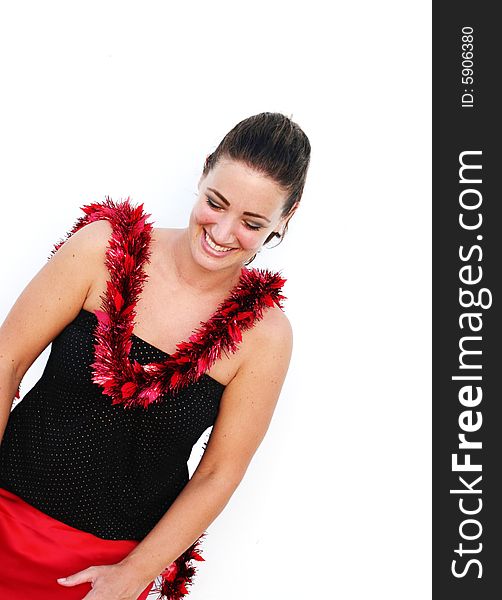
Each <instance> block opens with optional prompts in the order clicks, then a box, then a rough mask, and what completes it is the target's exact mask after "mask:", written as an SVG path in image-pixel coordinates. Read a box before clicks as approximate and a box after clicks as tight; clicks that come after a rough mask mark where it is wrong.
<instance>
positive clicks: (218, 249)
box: [204, 229, 237, 254]
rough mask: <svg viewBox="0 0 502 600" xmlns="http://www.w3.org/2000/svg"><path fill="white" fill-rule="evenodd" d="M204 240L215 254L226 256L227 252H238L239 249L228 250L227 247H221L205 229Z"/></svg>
mask: <svg viewBox="0 0 502 600" xmlns="http://www.w3.org/2000/svg"><path fill="white" fill-rule="evenodd" d="M204 238H205V240H206V242H207V245H208V246H209V247H210V248H211V249H212V250H214V251H215V252H219V253H220V254H225V252H231V251H232V250H237V248H227V247H225V246H219V245H218V244H216V243H215V242H213V240H212V239H211V237H210V236H209V234H208V232H207V231H206V230H205V229H204Z"/></svg>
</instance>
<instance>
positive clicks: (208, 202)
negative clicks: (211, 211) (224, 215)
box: [206, 196, 221, 208]
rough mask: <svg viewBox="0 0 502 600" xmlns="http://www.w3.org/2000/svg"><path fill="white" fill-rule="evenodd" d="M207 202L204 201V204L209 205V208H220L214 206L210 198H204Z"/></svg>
mask: <svg viewBox="0 0 502 600" xmlns="http://www.w3.org/2000/svg"><path fill="white" fill-rule="evenodd" d="M206 198H207V200H206V204H209V206H210V207H211V208H221V206H218V205H217V204H215V203H214V202H213V201H212V200H211V198H209V196H206Z"/></svg>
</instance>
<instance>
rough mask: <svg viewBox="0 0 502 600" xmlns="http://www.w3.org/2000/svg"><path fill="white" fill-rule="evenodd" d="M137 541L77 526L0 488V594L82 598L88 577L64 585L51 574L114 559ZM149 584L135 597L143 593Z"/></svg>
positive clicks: (9, 598)
mask: <svg viewBox="0 0 502 600" xmlns="http://www.w3.org/2000/svg"><path fill="white" fill-rule="evenodd" d="M138 543H139V542H138V541H136V540H105V539H102V538H99V537H96V536H95V535H93V534H91V533H88V532H86V531H80V530H79V529H75V528H74V527H70V526H69V525H66V524H65V523H62V522H61V521H58V520H56V519H54V518H53V517H50V516H49V515H46V514H45V513H43V512H41V511H39V510H38V509H36V508H35V507H34V506H31V504H28V503H27V502H25V501H24V500H22V499H21V498H20V497H19V496H17V495H16V494H13V493H12V492H9V491H7V490H5V489H3V488H0V600H28V599H30V600H31V599H36V600H82V598H83V597H84V596H85V595H86V594H87V593H88V592H89V591H90V590H91V584H90V582H87V583H81V584H79V585H75V586H71V587H65V586H63V585H60V584H59V583H58V582H57V581H56V579H58V578H60V577H67V576H68V575H72V574H73V573H76V572H77V571H82V570H83V569H86V568H87V567H90V566H91V565H111V564H114V563H117V562H119V561H120V560H122V559H123V558H124V557H125V556H126V555H127V554H129V552H131V550H132V549H133V548H134V547H135V546H136V545H137V544H138ZM153 584H154V582H153V581H152V583H151V584H149V585H148V587H147V588H145V590H144V591H143V592H142V593H141V595H140V596H138V600H145V599H146V597H147V596H148V593H149V591H150V590H151V589H152V587H153Z"/></svg>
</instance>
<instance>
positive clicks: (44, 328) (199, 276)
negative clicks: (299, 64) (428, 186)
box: [0, 113, 310, 600]
mask: <svg viewBox="0 0 502 600" xmlns="http://www.w3.org/2000/svg"><path fill="white" fill-rule="evenodd" d="M309 160H310V144H309V141H308V138H307V137H306V135H305V134H304V133H303V131H302V130H301V129H300V127H299V126H298V125H297V124H296V123H293V122H292V121H291V120H290V119H289V118H288V117H285V116H283V115H281V114H279V113H261V114H258V115H255V116H253V117H250V118H248V119H245V120H244V121H241V122H240V123H238V124H237V125H236V126H235V127H234V128H233V129H232V130H231V131H230V132H229V133H228V134H227V135H226V136H225V138H224V139H223V140H222V142H221V143H220V144H219V146H218V148H217V149H216V150H215V152H213V153H212V154H211V155H209V156H208V157H207V159H206V163H205V165H204V169H203V172H202V176H201V178H200V180H199V185H198V190H199V193H198V198H197V201H196V203H195V205H194V207H193V210H192V213H191V216H190V220H189V224H188V227H187V228H185V229H161V228H155V229H154V228H152V226H151V224H150V223H148V222H147V217H148V216H150V215H146V214H145V213H144V212H143V210H142V205H140V206H139V207H133V206H131V204H130V203H129V200H126V201H125V202H123V203H119V204H116V203H114V202H113V201H111V200H110V199H106V201H105V202H103V203H97V204H91V205H87V206H85V207H84V212H85V213H86V214H85V217H81V218H80V219H79V220H78V221H77V223H76V224H75V225H74V227H73V230H72V231H71V232H70V233H69V234H68V235H67V239H66V240H65V241H61V242H59V243H58V244H56V245H55V249H54V250H53V255H52V256H51V257H50V260H49V261H48V263H47V264H46V265H45V266H44V267H43V268H42V269H41V270H40V271H39V273H38V274H37V275H36V276H35V278H34V279H33V280H32V281H31V282H30V283H29V284H28V286H27V287H26V289H25V290H24V291H23V293H22V294H21V295H20V297H19V298H18V300H17V301H16V303H15V304H14V306H13V307H12V309H11V311H10V312H9V314H8V315H7V317H6V319H5V321H4V323H3V324H2V326H1V328H0V357H1V359H2V360H1V371H0V377H1V380H0V438H1V436H2V435H3V440H2V442H1V445H0V538H1V542H2V543H1V544H0V598H1V599H3V598H9V599H12V600H16V599H18V600H21V599H24V598H33V597H34V598H37V600H45V599H47V600H48V599H49V598H50V599H51V600H57V599H58V598H61V599H68V600H69V599H82V598H85V600H119V599H121V600H124V599H127V600H136V599H137V598H140V599H144V598H146V596H147V594H148V592H149V591H150V589H152V586H153V585H154V582H155V579H156V578H157V577H158V576H159V575H161V576H162V577H161V586H160V588H155V589H156V591H158V592H160V593H161V595H162V596H163V597H165V598H169V599H173V600H174V599H178V598H182V597H183V596H184V595H185V594H186V593H187V592H188V590H187V585H188V584H190V583H191V577H192V576H193V574H194V572H195V568H194V567H193V566H192V564H191V563H190V561H191V560H192V559H195V560H202V557H201V556H200V554H199V552H198V551H197V550H198V544H199V543H200V540H201V537H202V536H203V535H204V533H203V532H204V530H205V529H206V528H207V527H208V525H209V524H210V523H211V522H212V521H213V520H214V519H215V518H216V517H217V515H218V514H219V513H220V512H221V511H222V509H223V508H224V506H225V505H226V504H227V502H228V500H229V499H230V497H231V495H232V493H233V492H234V490H235V489H236V487H237V486H238V485H239V483H240V481H241V480H242V478H243V476H244V473H245V471H246V469H247V466H248V464H249V462H250V460H251V458H252V456H253V454H254V453H255V451H256V449H257V447H258V446H259V444H260V442H261V440H262V439H263V436H264V435H265V432H266V430H267V428H268V425H269V423H270V420H271V417H272V414H273V411H274V408H275V405H276V402H277V400H278V397H279V394H280V390H281V388H282V384H283V381H284V378H285V376H286V372H287V369H288V365H289V360H290V355H291V349H292V333H291V327H290V324H289V321H288V319H287V317H286V316H285V314H284V312H283V310H282V306H281V300H282V299H283V298H284V296H282V295H281V293H280V292H281V286H282V284H283V283H284V281H285V280H284V279H282V278H281V277H280V276H279V275H278V274H277V273H271V272H270V271H267V270H259V269H247V268H246V267H245V266H244V265H247V264H249V263H250V262H251V261H252V260H253V259H254V257H255V256H256V254H257V253H258V252H259V251H260V249H261V247H262V246H263V245H264V244H266V243H267V242H269V241H271V240H272V239H273V238H275V237H279V238H280V239H282V238H283V236H284V234H285V232H286V230H287V226H288V222H289V220H290V218H291V217H292V215H293V214H294V212H295V211H296V209H297V207H298V204H299V201H300V198H301V196H302V193H303V187H304V184H305V178H306V174H307V170H308V165H309ZM196 323H200V326H199V327H198V328H197V329H193V326H194V324H196ZM133 329H134V332H133ZM180 340H183V341H182V342H180ZM51 342H52V347H51V354H50V357H49V359H48V362H47V365H46V368H45V370H44V373H43V375H42V377H41V379H40V380H39V381H38V382H37V384H36V385H35V386H34V387H33V388H32V389H31V390H30V391H29V392H28V393H27V394H26V395H25V396H24V398H23V400H22V402H20V403H19V405H17V406H16V407H15V408H14V410H13V411H12V413H11V414H9V411H10V408H11V406H12V400H13V397H14V395H15V394H16V390H18V387H19V383H20V381H21V379H22V377H23V375H24V373H25V372H26V371H27V369H28V368H29V366H30V365H31V364H32V363H33V361H34V360H35V359H36V357H37V356H38V355H39V354H40V353H41V352H42V351H43V350H44V349H45V348H46V347H47V346H48V344H49V343H51ZM211 425H213V429H212V432H211V436H210V439H209V442H208V444H207V447H206V449H205V452H204V455H203V457H202V459H201V461H200V463H199V465H198V467H197V469H196V471H195V472H194V474H193V476H192V477H191V478H190V479H189V478H188V470H187V465H186V461H187V459H188V457H189V455H190V451H191V449H192V447H193V444H194V443H195V442H196V441H197V440H198V439H199V437H200V435H201V434H202V433H203V432H204V431H205V430H206V429H207V428H208V427H209V426H211ZM63 578H66V579H63Z"/></svg>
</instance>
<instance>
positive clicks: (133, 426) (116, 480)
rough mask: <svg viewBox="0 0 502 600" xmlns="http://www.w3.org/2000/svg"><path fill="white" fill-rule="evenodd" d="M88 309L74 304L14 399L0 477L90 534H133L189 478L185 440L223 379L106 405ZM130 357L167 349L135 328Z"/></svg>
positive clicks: (203, 425)
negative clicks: (142, 401)
mask: <svg viewBox="0 0 502 600" xmlns="http://www.w3.org/2000/svg"><path fill="white" fill-rule="evenodd" d="M96 324H97V317H96V315H95V314H94V313H92V312H88V311H86V310H84V309H82V310H81V311H80V313H79V314H78V315H77V317H76V318H75V319H74V321H72V322H71V323H69V324H68V325H67V326H66V327H65V329H64V330H63V331H62V332H61V333H60V334H59V335H58V336H57V337H56V338H55V339H54V340H53V342H52V347H51V352H50V355H49V359H48V361H47V365H46V367H45V369H44V372H43V374H42V376H41V378H40V379H39V381H38V382H37V383H36V384H35V385H34V387H33V388H32V389H31V390H30V391H29V392H27V393H26V394H25V396H24V397H23V399H22V400H21V401H20V402H19V403H18V404H17V405H16V406H15V407H14V409H13V410H12V412H11V415H10V417H9V420H8V422H7V427H6V429H5V434H4V438H3V441H2V443H1V445H0V486H1V487H3V488H5V489H7V490H9V491H11V492H13V493H15V494H17V495H18V496H20V497H21V498H22V499H23V500H25V501H26V502H28V503H29V504H31V505H33V506H35V507H36V508H37V509H39V510H41V511H42V512H44V513H46V514H48V515H50V516H52V517H53V518H55V519H58V520H60V521H62V522H64V523H66V524H68V525H70V526H72V527H75V528H77V529H80V530H83V531H87V532H90V533H92V534H94V535H96V536H98V537H100V538H104V539H111V540H119V539H131V540H141V539H143V538H144V537H145V536H146V535H147V533H148V532H149V531H150V530H151V529H152V528H153V527H154V526H155V524H156V523H157V522H158V521H159V519H160V518H161V517H162V516H163V514H164V513H165V512H166V511H167V509H168V508H169V507H170V505H171V504H172V503H173V502H174V500H175V499H176V497H177V496H178V494H179V493H180V492H181V490H182V489H183V487H184V486H185V485H186V483H187V482H188V480H189V473H188V467H187V461H188V459H189V457H190V453H191V450H192V447H193V445H194V444H195V443H196V442H197V441H198V439H199V438H200V436H201V435H202V434H203V433H204V431H205V430H206V429H207V428H208V427H210V426H211V425H213V423H214V421H215V419H216V415H217V412H218V407H219V403H220V400H221V396H222V394H223V391H224V389H225V386H224V385H223V384H221V383H220V382H218V381H216V380H215V379H213V378H212V377H210V376H209V375H207V374H204V375H202V376H201V377H200V378H199V379H198V380H197V381H196V382H195V383H191V384H190V385H188V386H187V387H185V388H183V389H181V390H180V391H179V392H177V393H175V394H172V395H171V396H170V397H168V398H164V399H163V400H162V401H161V402H159V403H157V404H152V405H150V406H148V408H146V409H145V408H143V407H134V408H131V409H127V410H124V407H123V406H121V405H112V404H111V399H110V398H109V397H107V396H106V395H103V393H102V392H103V390H102V388H101V387H100V386H98V385H97V384H95V383H93V381H92V368H91V363H92V362H93V360H94V343H95V340H94V328H95V326H96ZM131 342H132V348H131V353H130V358H131V359H136V360H137V361H138V362H139V363H140V364H148V363H150V362H160V361H163V360H166V358H167V357H168V356H169V355H168V354H166V353H165V352H163V351H162V350H160V349H158V348H156V347H155V346H152V345H151V344H149V343H148V342H146V341H144V340H142V339H141V338H139V337H137V336H136V335H134V334H132V336H131Z"/></svg>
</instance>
